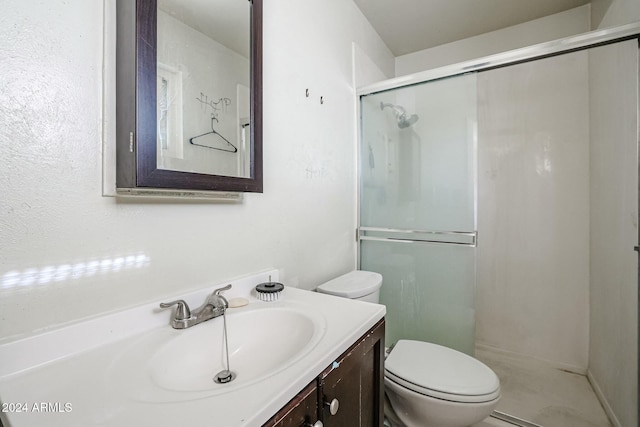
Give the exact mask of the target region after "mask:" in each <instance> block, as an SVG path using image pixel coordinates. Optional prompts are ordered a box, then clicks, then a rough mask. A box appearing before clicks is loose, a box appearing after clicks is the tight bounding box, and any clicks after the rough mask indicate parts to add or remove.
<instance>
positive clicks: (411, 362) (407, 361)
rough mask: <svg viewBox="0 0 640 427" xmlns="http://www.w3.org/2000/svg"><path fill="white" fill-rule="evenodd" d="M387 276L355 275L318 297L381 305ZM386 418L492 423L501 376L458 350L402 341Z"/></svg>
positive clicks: (452, 425)
mask: <svg viewBox="0 0 640 427" xmlns="http://www.w3.org/2000/svg"><path fill="white" fill-rule="evenodd" d="M381 286H382V276H381V275H380V274H378V273H373V272H370V271H352V272H351V273H347V274H345V275H343V276H340V277H337V278H335V279H333V280H330V281H329V282H327V283H324V284H322V285H320V286H318V292H322V293H325V294H331V295H336V296H340V297H344V298H352V299H357V300H360V301H368V302H375V303H377V302H379V296H380V287H381ZM384 384H385V394H386V396H387V400H388V404H390V406H391V408H387V407H385V414H386V415H387V418H388V419H389V421H390V422H391V423H392V425H393V426H394V427H402V426H406V427H467V426H470V425H472V424H475V423H478V422H480V421H482V420H483V419H485V418H486V417H488V416H489V415H490V414H491V412H492V411H493V410H494V409H495V407H496V405H497V404H498V401H499V400H500V381H499V380H498V376H497V375H496V374H495V373H494V372H493V371H492V370H491V369H490V368H489V367H487V366H486V365H485V364H483V363H482V362H480V361H479V360H476V359H474V358H473V357H471V356H468V355H466V354H464V353H461V352H459V351H457V350H453V349H450V348H447V347H443V346H440V345H437V344H431V343H427V342H422V341H410V340H400V341H398V342H397V344H396V345H395V347H393V349H392V351H391V352H390V353H389V356H388V357H387V358H386V360H385V362H384Z"/></svg>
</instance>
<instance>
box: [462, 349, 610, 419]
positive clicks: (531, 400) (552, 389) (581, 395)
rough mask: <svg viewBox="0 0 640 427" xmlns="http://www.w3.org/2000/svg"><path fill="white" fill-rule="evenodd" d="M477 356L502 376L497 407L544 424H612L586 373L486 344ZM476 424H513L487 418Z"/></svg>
mask: <svg viewBox="0 0 640 427" xmlns="http://www.w3.org/2000/svg"><path fill="white" fill-rule="evenodd" d="M476 357H477V358H478V359H479V360H481V361H482V362H484V363H485V364H486V365H488V366H489V367H491V369H493V370H494V372H495V373H496V374H497V375H498V377H500V386H501V388H502V399H501V400H500V403H499V404H498V408H497V409H498V411H501V412H504V413H507V414H509V415H513V416H516V417H518V418H521V419H524V420H527V421H530V422H532V423H535V424H539V425H541V426H543V427H611V423H609V420H608V419H607V416H606V414H605V412H604V410H603V409H602V406H601V404H600V402H599V401H598V399H597V398H596V395H595V394H594V392H593V389H592V388H591V385H590V384H589V381H588V380H587V378H586V377H585V376H584V375H578V374H574V373H570V372H566V371H563V370H560V369H556V368H554V367H552V366H550V365H548V364H546V363H544V362H540V361H537V360H534V359H529V358H525V357H520V356H516V355H510V354H503V353H498V352H494V351H491V350H489V349H484V348H483V349H478V350H476ZM473 427H513V426H512V425H511V424H508V423H505V422H502V421H500V420H496V419H494V418H488V419H486V420H485V421H483V422H482V423H479V424H475V425H474V426H473Z"/></svg>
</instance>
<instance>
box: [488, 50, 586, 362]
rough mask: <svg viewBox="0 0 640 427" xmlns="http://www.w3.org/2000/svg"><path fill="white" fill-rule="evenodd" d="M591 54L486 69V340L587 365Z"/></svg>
mask: <svg viewBox="0 0 640 427" xmlns="http://www.w3.org/2000/svg"><path fill="white" fill-rule="evenodd" d="M587 59H588V56H587V53H586V52H576V53H572V54H569V55H563V56H557V57H553V58H547V59H543V60H539V61H535V62H528V63H524V64H518V65H514V66H511V67H505V68H500V69H496V70H491V71H487V72H483V73H480V74H479V75H478V249H477V276H476V279H477V283H476V286H477V293H476V305H477V307H476V308H477V311H476V321H477V329H476V339H477V343H478V344H483V345H489V346H491V347H494V348H498V349H501V350H507V351H510V352H514V353H519V354H524V355H527V356H532V357H535V358H538V359H542V360H547V361H550V362H553V363H554V364H556V365H557V366H565V367H566V368H569V369H575V370H577V371H578V372H583V373H584V372H586V368H587V348H588V325H589V92H588V68H587Z"/></svg>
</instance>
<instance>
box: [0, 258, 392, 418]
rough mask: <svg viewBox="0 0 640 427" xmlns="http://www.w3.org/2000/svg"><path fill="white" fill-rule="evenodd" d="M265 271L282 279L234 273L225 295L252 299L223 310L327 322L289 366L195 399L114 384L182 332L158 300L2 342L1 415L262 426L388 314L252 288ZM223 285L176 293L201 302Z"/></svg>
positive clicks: (296, 292)
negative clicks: (151, 343) (278, 311)
mask: <svg viewBox="0 0 640 427" xmlns="http://www.w3.org/2000/svg"><path fill="white" fill-rule="evenodd" d="M269 276H272V278H273V280H274V281H277V280H278V279H277V271H275V270H274V271H269V272H264V273H260V274H257V275H253V276H248V277H245V278H242V279H238V280H234V281H232V282H231V283H233V288H232V290H230V291H228V292H225V295H226V296H228V297H229V298H233V297H245V298H247V299H248V300H249V305H248V306H246V307H242V308H237V309H229V311H228V313H229V314H228V316H227V317H228V321H229V322H231V321H232V320H233V315H234V310H237V311H236V313H240V312H241V310H259V309H261V308H267V307H268V308H277V307H282V308H283V309H289V308H292V309H295V310H299V311H303V312H309V313H313V316H315V318H316V319H320V321H318V322H317V323H316V324H317V325H318V327H319V328H320V329H322V330H319V331H317V333H318V335H317V336H316V338H317V339H315V340H314V342H313V348H311V349H310V351H307V352H306V353H303V355H302V356H301V357H299V358H298V359H297V360H296V361H295V362H294V363H292V365H291V366H290V367H288V368H286V369H283V370H280V371H279V372H275V373H274V374H272V375H270V376H268V377H267V378H265V379H264V380H262V381H259V382H255V383H252V384H249V385H246V386H244V387H235V388H234V387H230V388H229V391H228V392H222V393H221V392H217V393H215V394H212V393H210V394H207V393H203V394H202V395H199V396H197V398H194V399H190V400H184V401H171V402H152V401H145V399H143V398H136V392H135V388H133V386H132V387H128V385H126V384H125V385H124V386H123V387H122V388H120V386H117V387H116V386H114V381H113V375H112V373H113V365H114V363H115V362H114V361H116V360H119V359H121V355H122V353H123V351H124V349H127V348H129V347H130V346H132V345H135V343H138V342H140V340H141V339H143V338H144V337H146V336H148V335H150V334H151V333H155V334H158V332H160V333H161V334H179V333H180V332H183V331H176V330H173V329H172V328H171V327H170V326H169V320H170V318H171V315H172V310H165V311H161V310H158V309H157V307H158V303H159V302H160V301H158V302H155V303H152V304H147V305H144V306H140V307H135V308H132V309H128V310H124V311H121V312H117V313H112V314H109V315H106V316H101V317H96V318H93V319H90V320H87V321H84V322H78V323H76V324H73V325H69V326H66V327H63V328H58V329H56V330H52V331H47V332H45V333H42V334H38V335H34V336H31V337H28V338H24V339H21V340H18V341H14V342H10V343H4V344H2V345H0V405H1V406H0V411H1V412H0V419H1V420H2V421H3V423H5V427H38V426H47V427H51V426H64V427H73V426H78V427H88V426H114V427H115V426H118V427H122V426H128V425H139V426H150V425H154V426H171V427H174V426H184V425H204V426H207V425H208V426H215V427H236V426H246V427H253V426H261V425H262V424H263V423H264V422H266V421H267V420H268V419H269V418H270V417H271V416H273V415H274V414H275V413H276V412H277V411H278V410H279V409H280V408H282V407H283V406H284V405H285V404H286V403H287V402H289V401H290V400H291V399H292V398H293V397H294V396H295V395H296V394H297V393H298V392H299V391H300V390H302V388H304V387H305V386H306V385H307V384H308V383H309V382H311V381H312V380H313V379H314V378H315V377H316V376H317V375H318V374H319V373H320V372H321V371H322V370H324V369H325V368H326V367H327V366H329V365H330V364H331V363H332V362H333V361H334V360H335V359H336V358H337V357H338V356H339V355H341V354H342V353H343V352H344V351H345V350H346V349H347V348H349V346H350V345H351V344H353V343H354V342H355V341H356V340H357V339H358V338H359V337H360V336H362V335H363V334H364V333H365V332H366V331H367V330H369V329H370V328H371V327H372V326H374V325H375V324H376V323H377V322H378V321H379V320H380V319H382V318H383V317H384V315H385V307H384V306H382V305H378V304H371V303H365V302H359V301H352V300H348V299H342V298H337V297H333V296H330V295H325V294H320V293H316V292H310V291H305V290H300V289H295V288H288V287H287V288H285V290H284V292H283V293H282V296H281V297H280V298H279V300H278V301H276V302H263V301H259V300H258V299H256V298H255V297H253V296H252V294H251V293H250V290H251V289H252V288H253V287H254V286H255V285H256V284H258V283H261V282H265V281H267V280H268V277H269ZM227 283H228V282H227ZM224 285H226V283H223V284H221V285H217V286H210V287H207V288H206V289H203V290H200V291H197V292H193V293H190V294H188V295H186V296H176V297H177V298H182V299H185V300H187V302H188V303H189V304H190V306H191V307H192V308H193V307H198V306H199V305H200V303H201V302H202V301H204V298H205V296H206V295H207V294H208V293H210V292H211V291H212V290H213V289H215V288H218V287H221V286H224ZM285 285H286V283H285ZM167 300H168V299H167ZM219 321H222V319H219V318H218V319H212V320H210V321H209V322H219ZM203 325H204V324H203ZM203 325H196V326H193V328H198V327H199V326H203ZM260 326H261V325H256V333H259V328H260ZM165 330H167V332H165ZM267 350H268V349H265V351H267ZM125 380H126V378H125ZM125 382H126V381H125ZM120 383H122V381H120ZM230 384H233V383H230Z"/></svg>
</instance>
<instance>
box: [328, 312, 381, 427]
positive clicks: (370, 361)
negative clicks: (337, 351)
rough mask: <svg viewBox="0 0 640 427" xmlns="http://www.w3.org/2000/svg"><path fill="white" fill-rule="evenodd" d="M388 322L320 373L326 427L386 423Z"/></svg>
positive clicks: (379, 424) (379, 326)
mask: <svg viewBox="0 0 640 427" xmlns="http://www.w3.org/2000/svg"><path fill="white" fill-rule="evenodd" d="M383 359H384V321H381V322H380V323H379V324H377V325H376V326H375V327H374V328H372V329H371V330H370V331H369V332H368V333H367V334H365V336H364V337H363V338H362V339H361V340H360V341H358V342H357V343H356V344H354V345H353V346H352V347H351V348H350V349H349V350H347V351H346V352H345V353H344V354H343V355H342V356H341V357H340V358H339V359H338V360H336V361H335V362H334V363H333V365H332V366H330V367H329V368H327V369H326V370H325V371H324V372H323V373H322V374H321V376H320V387H321V393H320V394H321V399H322V400H321V402H320V405H321V406H322V409H321V416H322V421H323V423H324V427H358V426H360V427H372V426H382V424H383V421H384V415H383V409H384V405H383V391H382V382H383V367H382V363H383Z"/></svg>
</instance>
